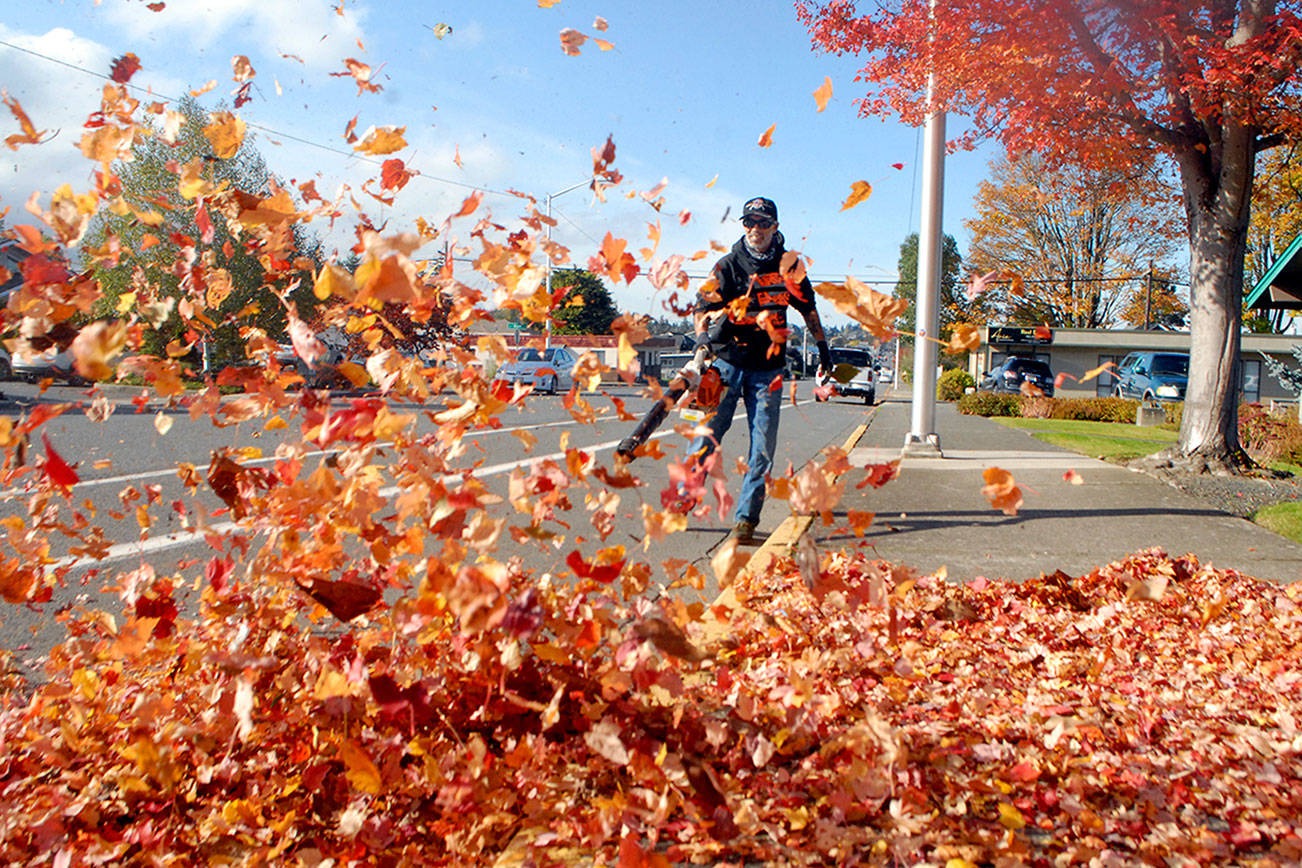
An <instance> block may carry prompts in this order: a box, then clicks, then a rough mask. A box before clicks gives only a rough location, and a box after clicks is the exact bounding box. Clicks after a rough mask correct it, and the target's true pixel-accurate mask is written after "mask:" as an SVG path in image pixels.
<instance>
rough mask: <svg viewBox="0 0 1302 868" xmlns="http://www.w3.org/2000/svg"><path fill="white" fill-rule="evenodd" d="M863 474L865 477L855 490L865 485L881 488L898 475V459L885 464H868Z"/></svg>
mask: <svg viewBox="0 0 1302 868" xmlns="http://www.w3.org/2000/svg"><path fill="white" fill-rule="evenodd" d="M864 472H865V474H866V476H865V477H864V480H863V482H860V483H859V484H858V485H856V486H855V488H863V487H864V486H865V485H871V486H872V487H873V488H881V487H882V486H883V485H885V484H886V483H888V482H890V481H891V480H892V479H894V478H896V477H897V476H899V475H900V459H898V458H897V459H895V460H894V461H888V462H886V463H885V464H869V465H868V466H866V467H865V468H864Z"/></svg>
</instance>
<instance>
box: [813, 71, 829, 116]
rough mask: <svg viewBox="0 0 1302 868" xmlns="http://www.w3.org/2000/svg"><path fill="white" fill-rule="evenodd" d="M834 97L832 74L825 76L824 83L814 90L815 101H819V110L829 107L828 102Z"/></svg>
mask: <svg viewBox="0 0 1302 868" xmlns="http://www.w3.org/2000/svg"><path fill="white" fill-rule="evenodd" d="M831 99H832V79H831V77H830V76H824V77H823V83H822V84H820V85H819V86H818V90H816V91H814V102H816V103H818V110H819V111H820V112H821V111H822V110H823V109H825V108H827V103H828V102H829V101H830V100H831Z"/></svg>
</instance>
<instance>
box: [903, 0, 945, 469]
mask: <svg viewBox="0 0 1302 868" xmlns="http://www.w3.org/2000/svg"><path fill="white" fill-rule="evenodd" d="M931 6H932V15H933V16H934V15H935V8H936V2H935V0H932V4H931ZM935 94H936V74H935V72H931V73H929V74H928V75H927V102H928V104H929V105H934V102H933V101H934V99H935ZM923 129H924V133H923V136H924V140H923V141H924V143H923V153H922V225H921V226H920V227H919V228H920V231H919V233H918V288H917V309H916V310H917V317H916V323H915V326H916V328H917V333H918V337H917V341H916V342H915V343H914V346H913V411H912V417H911V420H910V426H909V433H908V434H907V435H905V438H904V454H906V455H940V454H941V452H940V435H939V434H938V433H936V364H937V355H938V354H937V351H936V347H937V343H936V341H935V340H934V339H935V338H938V337H939V335H940V304H939V301H940V269H941V211H942V205H943V204H944V194H945V113H944V112H942V111H938V110H936V109H935V108H932V110H931V111H930V112H929V113H928V115H927V123H926V126H925V127H924V128H923Z"/></svg>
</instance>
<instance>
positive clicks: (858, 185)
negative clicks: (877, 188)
mask: <svg viewBox="0 0 1302 868" xmlns="http://www.w3.org/2000/svg"><path fill="white" fill-rule="evenodd" d="M872 194H873V185H872V184H869V183H868V182H867V181H855V182H854V183H853V184H851V185H850V195H849V196H847V197H846V199H845V201H844V202H842V203H841V210H842V211H848V210H849V209H851V208H853V207H854V206H855V205H858V204H859V203H860V202H862V201H863V200H864V199H867V198H868V197H869V196H871V195H872Z"/></svg>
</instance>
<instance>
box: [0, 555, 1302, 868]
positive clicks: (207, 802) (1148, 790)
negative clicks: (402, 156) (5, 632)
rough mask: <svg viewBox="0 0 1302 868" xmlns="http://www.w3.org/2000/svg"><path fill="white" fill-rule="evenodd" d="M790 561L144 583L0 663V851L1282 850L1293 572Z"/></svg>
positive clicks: (775, 858)
mask: <svg viewBox="0 0 1302 868" xmlns="http://www.w3.org/2000/svg"><path fill="white" fill-rule="evenodd" d="M800 576H801V572H800V571H799V570H797V569H795V567H794V565H793V564H791V563H789V562H783V561H781V560H779V561H778V562H777V565H776V568H775V569H772V570H770V571H768V572H766V573H763V574H761V575H756V576H751V577H747V578H744V579H743V580H742V581H741V582H740V583H739V584H738V585H737V586H736V587H735V588H734V593H735V594H736V595H737V596H738V597H741V598H744V601H743V602H732V603H728V602H726V601H721V602H720V603H719V604H718V605H716V606H714V607H712V608H710V609H703V608H702V607H700V606H697V607H688V606H684V605H682V604H681V603H670V604H666V605H663V606H653V605H651V604H648V603H645V602H639V603H637V604H634V605H627V604H625V603H623V602H621V601H620V596H621V595H619V594H618V593H615V592H614V589H615V588H616V587H617V586H615V585H608V584H604V583H601V582H596V581H589V580H585V581H581V582H579V583H578V584H576V585H569V586H562V585H559V584H557V585H547V584H543V585H542V586H539V585H538V584H537V583H534V582H530V581H526V580H525V578H524V577H523V576H522V575H511V574H509V573H506V572H503V573H500V574H497V575H491V576H490V575H474V574H473V571H470V570H466V569H463V570H462V572H461V574H460V575H456V576H446V577H444V579H443V580H442V581H443V582H444V583H443V584H442V585H440V584H439V582H440V580H438V579H427V580H426V581H425V582H424V583H423V584H422V587H421V588H420V592H419V593H418V594H415V595H413V596H412V597H411V599H410V600H405V601H403V602H401V603H399V604H397V605H394V606H392V607H389V608H385V609H383V610H379V613H378V614H377V615H376V617H374V618H373V619H371V620H366V619H365V618H360V619H358V620H357V621H356V622H355V623H354V624H353V625H352V626H351V627H345V628H339V627H338V626H337V625H335V626H333V627H329V625H330V624H334V622H333V621H331V620H330V619H328V617H327V616H326V613H325V611H324V610H322V609H319V610H317V611H316V613H315V617H316V618H320V619H322V620H321V621H320V623H319V624H317V625H316V626H313V624H312V622H311V621H310V620H309V621H306V622H305V621H304V620H303V619H302V618H299V617H296V613H298V612H299V611H300V610H301V608H302V605H301V597H300V596H299V595H298V593H297V592H295V591H292V590H285V591H280V592H268V591H266V590H265V589H259V588H255V587H245V586H243V585H241V584H240V583H238V582H236V581H233V580H230V579H229V577H227V578H226V579H224V580H220V581H219V580H214V581H212V582H210V583H209V585H208V586H207V587H206V588H205V589H204V591H203V598H204V599H203V605H202V613H201V616H200V617H198V618H197V619H195V620H193V621H183V620H178V619H176V618H175V609H174V608H169V607H168V606H167V605H164V602H165V600H166V599H167V598H168V595H169V593H170V590H171V589H170V586H169V585H168V584H167V583H165V582H155V584H154V585H152V586H150V587H148V588H143V589H141V590H140V597H139V599H140V600H142V601H152V602H151V603H150V604H149V605H138V606H137V607H136V612H137V614H135V615H131V616H129V617H127V618H126V619H125V621H124V622H123V623H122V624H118V625H113V629H112V630H110V629H109V625H107V624H105V623H104V618H103V616H97V617H88V618H87V619H85V620H82V621H74V631H75V632H79V634H80V635H77V636H76V637H75V638H73V639H70V640H69V641H68V642H67V643H66V644H65V645H64V646H62V647H60V648H59V649H57V650H56V652H55V653H54V654H53V655H52V657H51V662H50V673H49V674H50V675H51V676H52V680H50V681H49V682H47V683H46V684H44V685H43V686H40V687H36V688H33V689H30V690H29V691H27V692H22V691H21V690H20V689H19V687H18V685H10V686H11V690H9V691H8V692H7V695H6V697H5V703H4V708H3V713H2V715H0V743H2V744H3V745H4V751H3V755H2V756H3V760H2V761H3V766H0V794H2V795H3V808H0V842H2V843H0V859H2V860H3V861H5V862H7V863H10V864H38V863H42V862H50V863H51V864H57V865H76V864H102V863H105V862H119V863H126V862H130V863H145V862H149V863H159V864H264V863H266V862H295V861H297V862H298V863H301V864H330V863H327V862H326V860H334V862H333V863H332V864H344V863H355V862H365V863H368V864H370V863H381V864H385V863H389V864H393V863H400V864H494V863H498V864H503V865H505V864H573V863H574V862H575V861H576V860H578V859H581V858H585V857H586V858H591V859H592V860H594V862H593V864H602V863H605V864H618V865H621V866H640V865H665V864H670V863H694V864H729V863H731V864H742V863H743V862H745V863H747V864H753V863H754V862H756V861H759V862H763V863H766V864H784V863H789V864H808V865H826V864H847V865H848V864H883V865H885V864H934V865H941V866H949V868H958V866H966V865H989V864H999V865H1018V864H1044V865H1049V864H1082V865H1083V864H1095V865H1127V864H1137V863H1141V862H1142V863H1147V864H1161V865H1201V864H1208V863H1219V864H1244V865H1249V864H1251V865H1286V864H1297V862H1298V860H1299V859H1302V826H1299V825H1298V818H1299V817H1300V816H1302V779H1300V776H1299V769H1300V768H1302V763H1299V752H1302V731H1299V728H1298V721H1299V715H1302V669H1300V668H1299V665H1298V658H1299V653H1300V652H1299V649H1302V609H1299V601H1298V596H1299V593H1298V591H1297V589H1296V588H1292V587H1290V588H1287V589H1285V588H1280V587H1278V586H1274V585H1270V584H1267V583H1263V582H1260V581H1258V580H1255V579H1252V578H1249V577H1246V576H1242V575H1240V574H1238V573H1236V572H1233V571H1225V570H1214V569H1210V568H1205V567H1200V566H1199V564H1197V563H1196V562H1195V561H1194V560H1193V559H1192V558H1188V557H1186V558H1179V559H1172V558H1169V557H1167V556H1165V555H1163V554H1161V553H1160V552H1149V553H1143V554H1138V555H1134V556H1132V557H1130V558H1129V559H1127V560H1126V561H1124V562H1121V563H1116V564H1112V565H1109V566H1107V567H1105V568H1101V569H1097V570H1095V571H1094V572H1092V573H1090V574H1089V575H1087V576H1083V577H1076V578H1073V577H1069V576H1066V575H1063V574H1061V573H1059V574H1055V575H1052V576H1044V577H1042V578H1041V579H1039V580H1037V581H1033V582H1027V583H1024V584H1015V583H1009V582H993V581H985V580H978V581H976V582H972V583H969V584H967V585H962V586H959V585H955V584H953V583H950V582H947V581H946V580H945V579H944V578H943V577H939V576H928V577H923V578H915V577H912V576H910V575H909V574H907V572H905V571H901V570H899V569H898V568H893V567H891V566H890V565H888V564H885V563H883V562H880V561H868V560H865V559H863V558H860V557H856V556H850V555H846V554H833V555H827V556H825V557H824V558H823V563H822V565H821V571H820V574H819V580H818V582H817V584H816V586H815V588H814V590H813V592H812V593H811V592H810V591H809V590H808V589H807V587H806V584H805V582H803V581H801V578H800ZM488 586H492V587H494V588H496V592H494V593H491V594H486V593H485V592H484V590H485V587H488ZM327 627H329V628H328V629H327ZM503 854H505V855H503Z"/></svg>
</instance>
